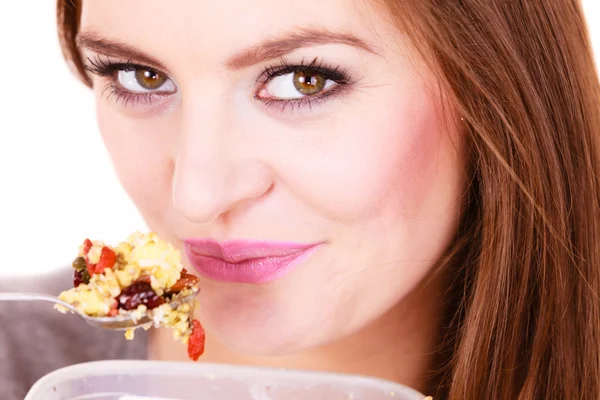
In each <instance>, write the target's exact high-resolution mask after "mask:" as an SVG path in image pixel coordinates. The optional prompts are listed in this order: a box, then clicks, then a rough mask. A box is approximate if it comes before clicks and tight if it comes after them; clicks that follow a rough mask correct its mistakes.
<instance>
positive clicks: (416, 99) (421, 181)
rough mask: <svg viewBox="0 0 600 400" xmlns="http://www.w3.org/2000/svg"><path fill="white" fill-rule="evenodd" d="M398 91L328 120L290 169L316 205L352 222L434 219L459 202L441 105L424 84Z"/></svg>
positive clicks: (296, 184)
mask: <svg viewBox="0 0 600 400" xmlns="http://www.w3.org/2000/svg"><path fill="white" fill-rule="evenodd" d="M398 92H399V93H404V95H403V96H402V97H396V98H390V96H387V97H385V96H380V98H383V99H385V100H386V101H385V103H384V102H383V101H382V102H375V101H371V102H369V103H368V105H366V104H364V105H363V104H357V105H356V109H357V110H356V112H354V113H348V116H346V117H345V118H344V119H343V120H333V121H331V122H330V123H329V124H328V126H327V127H325V129H323V137H326V138H327V139H324V140H323V141H321V142H320V143H319V145H318V146H317V147H314V146H313V148H310V149H306V150H305V156H304V160H303V161H298V162H297V163H296V164H295V168H293V169H292V168H289V166H288V168H287V169H288V170H290V171H293V176H291V175H290V177H289V178H288V181H291V182H293V184H292V186H294V187H295V190H296V192H297V193H298V194H299V193H302V194H303V196H304V198H305V199H307V200H308V201H310V202H312V205H313V208H319V209H320V210H321V213H322V214H324V215H328V216H330V217H331V218H332V219H336V220H339V221H340V222H342V223H346V222H352V223H355V222H357V221H360V220H363V219H369V218H373V217H382V216H383V215H382V214H383V213H385V212H386V211H389V212H392V213H394V214H395V215H398V213H401V214H404V215H406V216H407V217H420V218H427V217H432V216H435V215H439V214H440V213H442V212H444V210H446V209H447V207H448V206H449V203H451V202H452V201H453V200H454V196H455V195H456V193H455V191H456V183H457V179H456V176H457V163H456V160H457V154H456V150H455V149H454V147H453V145H452V143H451V138H450V136H449V135H448V134H447V133H446V132H444V131H443V129H442V127H441V126H440V124H439V122H440V119H439V118H440V116H441V107H440V105H439V104H438V102H437V101H436V98H435V97H433V96H430V95H429V94H428V93H427V92H426V91H425V90H423V89H420V90H416V89H415V90H414V91H413V92H410V91H409V92H408V93H407V91H406V90H405V91H402V90H398ZM392 105H393V106H392ZM332 132H335V134H332ZM315 148H316V151H315ZM306 154H308V155H306ZM306 160H310V161H309V162H308V161H306ZM287 162H288V163H289V159H288V160H287ZM307 177H310V179H305V178H307ZM387 217H389V216H386V218H387ZM396 219H397V217H396Z"/></svg>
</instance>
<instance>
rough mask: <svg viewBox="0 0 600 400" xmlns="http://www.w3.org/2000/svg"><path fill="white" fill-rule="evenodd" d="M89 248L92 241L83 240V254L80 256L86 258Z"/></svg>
mask: <svg viewBox="0 0 600 400" xmlns="http://www.w3.org/2000/svg"><path fill="white" fill-rule="evenodd" d="M91 248H92V241H91V240H90V239H85V240H84V241H83V254H82V256H87V254H88V253H89V252H90V249H91Z"/></svg>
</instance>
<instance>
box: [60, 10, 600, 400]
mask: <svg viewBox="0 0 600 400" xmlns="http://www.w3.org/2000/svg"><path fill="white" fill-rule="evenodd" d="M380 1H382V2H383V3H384V4H385V6H386V8H387V9H388V10H389V12H390V13H391V15H392V17H394V18H395V19H396V22H397V23H398V26H399V28H400V29H402V30H404V31H405V32H406V33H407V34H409V36H410V37H411V38H412V39H413V40H414V43H415V45H416V47H417V48H418V49H420V50H421V51H422V54H423V56H424V57H426V59H427V60H428V61H429V62H430V64H431V66H432V68H433V69H434V70H435V71H437V72H438V73H439V76H440V82H441V85H442V86H443V89H444V91H445V93H447V95H448V96H449V97H450V100H451V102H452V107H453V108H454V110H455V112H456V115H458V116H460V121H458V122H459V123H460V124H461V125H462V128H463V131H464V138H465V140H466V142H467V145H468V146H467V147H468V160H467V161H468V166H469V171H470V177H469V190H468V197H467V201H466V204H465V209H464V214H463V218H462V223H461V228H460V231H459V234H458V236H457V238H456V240H455V242H454V244H453V246H452V247H451V248H450V249H449V252H448V254H447V257H446V259H447V260H448V262H447V263H446V265H447V270H448V271H450V272H451V273H452V274H453V277H454V283H453V285H452V287H451V289H450V291H449V295H448V296H449V298H448V301H447V304H448V305H449V306H448V310H449V311H448V321H447V322H448V323H447V324H446V325H445V327H444V331H443V332H441V335H440V336H441V337H442V340H441V343H440V346H441V347H440V351H439V354H441V355H446V356H447V357H442V358H441V361H440V363H439V369H438V370H436V371H435V372H436V374H437V376H438V378H439V379H437V381H438V384H437V387H436V388H435V389H436V390H437V396H438V398H448V399H453V400H459V399H460V400H463V399H583V398H585V399H588V398H589V399H598V398H600V297H599V296H600V106H599V105H600V86H599V83H598V78H597V74H596V70H595V67H594V60H593V57H592V52H591V46H590V43H589V38H588V32H587V27H586V23H585V20H584V15H583V12H582V8H581V4H580V3H579V1H578V0H536V1H530V0H512V1H507V0H460V1H457V0H380ZM57 4H58V26H59V32H60V38H61V43H62V47H63V51H64V53H65V57H66V58H67V59H68V60H69V61H71V62H72V65H73V66H74V67H75V69H76V70H77V71H78V72H79V74H80V76H81V78H82V80H83V81H84V82H86V83H87V84H90V82H89V78H88V77H87V76H86V75H85V73H84V68H83V63H82V61H81V59H80V56H79V53H78V51H77V47H76V45H75V36H76V34H77V29H78V26H79V16H80V12H81V1H80V0H79V1H76V0H69V1H65V0H58V2H57Z"/></svg>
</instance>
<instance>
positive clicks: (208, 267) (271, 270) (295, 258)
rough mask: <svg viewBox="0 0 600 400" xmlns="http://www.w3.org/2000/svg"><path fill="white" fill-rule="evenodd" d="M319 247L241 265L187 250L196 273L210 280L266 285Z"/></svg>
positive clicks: (283, 274) (247, 261) (255, 259)
mask: <svg viewBox="0 0 600 400" xmlns="http://www.w3.org/2000/svg"><path fill="white" fill-rule="evenodd" d="M317 247H318V246H313V247H309V248H307V249H305V250H303V251H300V252H298V253H295V254H291V255H287V256H283V257H264V258H254V259H251V260H246V261H242V262H239V263H230V262H227V261H224V260H222V259H220V258H214V257H208V256H203V255H198V254H194V252H193V251H192V250H190V249H189V248H186V254H187V257H188V259H189V260H190V263H191V264H192V266H193V267H194V268H195V269H196V271H198V272H199V273H200V274H201V275H203V276H205V277H207V278H209V279H212V280H215V281H220V282H231V283H251V284H265V283H271V282H273V281H275V280H277V279H280V278H283V277H284V276H285V275H287V274H289V273H290V272H292V270H293V269H294V267H296V266H297V265H298V264H300V263H301V262H302V261H304V260H305V259H306V258H308V257H309V256H310V255H311V254H312V253H314V252H315V251H316V249H317Z"/></svg>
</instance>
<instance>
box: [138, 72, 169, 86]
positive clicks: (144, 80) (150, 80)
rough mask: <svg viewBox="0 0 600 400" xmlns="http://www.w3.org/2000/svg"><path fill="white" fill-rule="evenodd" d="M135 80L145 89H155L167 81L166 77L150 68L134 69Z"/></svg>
mask: <svg viewBox="0 0 600 400" xmlns="http://www.w3.org/2000/svg"><path fill="white" fill-rule="evenodd" d="M135 80H136V81H137V83H138V84H139V85H140V86H141V87H143V88H144V89H147V90H156V89H158V88H160V87H161V86H162V85H164V83H165V82H166V81H167V77H166V76H164V75H163V74H161V73H159V72H155V71H152V70H150V69H136V70H135Z"/></svg>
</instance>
